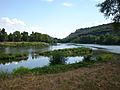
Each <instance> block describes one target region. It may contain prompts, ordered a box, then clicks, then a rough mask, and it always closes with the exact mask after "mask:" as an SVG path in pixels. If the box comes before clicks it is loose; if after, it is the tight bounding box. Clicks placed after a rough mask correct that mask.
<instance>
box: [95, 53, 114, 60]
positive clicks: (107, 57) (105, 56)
mask: <svg viewBox="0 0 120 90" xmlns="http://www.w3.org/2000/svg"><path fill="white" fill-rule="evenodd" d="M96 60H97V61H109V60H114V56H113V54H102V55H99V56H97V58H96Z"/></svg>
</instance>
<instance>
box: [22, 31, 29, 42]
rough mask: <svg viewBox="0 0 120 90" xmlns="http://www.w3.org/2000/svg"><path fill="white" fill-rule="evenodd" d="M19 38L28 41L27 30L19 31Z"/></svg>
mask: <svg viewBox="0 0 120 90" xmlns="http://www.w3.org/2000/svg"><path fill="white" fill-rule="evenodd" d="M21 40H22V41H28V40H29V36H28V32H25V31H24V32H22V33H21Z"/></svg>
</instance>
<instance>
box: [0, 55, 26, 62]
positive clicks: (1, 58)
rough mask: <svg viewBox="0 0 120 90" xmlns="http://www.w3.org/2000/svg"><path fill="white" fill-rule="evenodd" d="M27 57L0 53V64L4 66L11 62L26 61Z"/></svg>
mask: <svg viewBox="0 0 120 90" xmlns="http://www.w3.org/2000/svg"><path fill="white" fill-rule="evenodd" d="M27 58H28V55H27V54H26V53H16V54H6V53H0V63H2V64H5V63H8V62H13V61H20V60H26V59H27Z"/></svg>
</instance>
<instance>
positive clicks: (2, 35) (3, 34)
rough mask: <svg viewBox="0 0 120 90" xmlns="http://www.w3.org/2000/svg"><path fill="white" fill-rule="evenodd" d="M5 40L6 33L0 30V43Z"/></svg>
mask: <svg viewBox="0 0 120 90" xmlns="http://www.w3.org/2000/svg"><path fill="white" fill-rule="evenodd" d="M6 40H7V32H5V29H4V28H3V29H2V30H0V41H1V42H4V41H6Z"/></svg>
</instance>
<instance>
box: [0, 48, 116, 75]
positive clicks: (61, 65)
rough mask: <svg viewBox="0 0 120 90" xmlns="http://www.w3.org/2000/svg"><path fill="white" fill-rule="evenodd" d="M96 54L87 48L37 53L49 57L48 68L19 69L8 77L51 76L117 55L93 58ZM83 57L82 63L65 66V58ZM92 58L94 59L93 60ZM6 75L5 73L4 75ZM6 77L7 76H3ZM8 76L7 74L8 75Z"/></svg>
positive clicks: (102, 55) (109, 54)
mask: <svg viewBox="0 0 120 90" xmlns="http://www.w3.org/2000/svg"><path fill="white" fill-rule="evenodd" d="M94 53H97V51H92V50H91V49H89V48H72V49H63V50H54V51H48V52H42V53H39V54H40V55H47V56H51V61H50V65H49V66H45V67H42V68H41V67H37V68H33V69H29V68H26V67H20V68H17V69H15V70H14V71H13V72H12V73H11V74H10V75H24V74H30V73H32V74H35V75H36V74H53V73H60V72H65V71H70V70H74V69H78V68H80V67H88V66H92V65H94V64H96V63H98V62H107V61H109V60H116V57H118V56H117V55H114V54H111V53H107V52H106V53H104V54H103V53H102V54H99V55H98V56H94V55H93V54H94ZM80 55H84V59H83V61H82V62H78V63H74V64H65V57H67V56H80ZM93 57H94V58H93ZM5 74H6V73H5ZM0 76H2V77H3V76H4V72H1V75H0ZM5 76H7V75H5ZM8 76H9V74H8Z"/></svg>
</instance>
